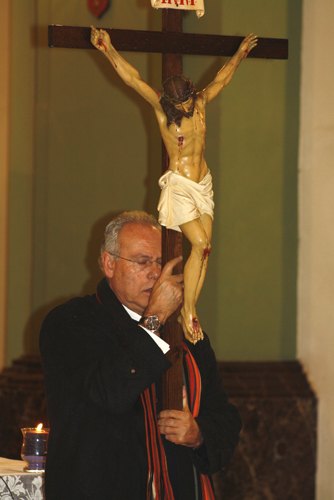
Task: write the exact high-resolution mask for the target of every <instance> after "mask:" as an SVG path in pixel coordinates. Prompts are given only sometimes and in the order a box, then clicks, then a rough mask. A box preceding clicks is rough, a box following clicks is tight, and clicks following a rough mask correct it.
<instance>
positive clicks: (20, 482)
mask: <svg viewBox="0 0 334 500" xmlns="http://www.w3.org/2000/svg"><path fill="white" fill-rule="evenodd" d="M24 465H25V462H23V461H22V460H10V459H9V458H1V457H0V500H13V499H15V500H44V493H43V485H44V473H42V472H38V473H35V472H24V470H23V467H24Z"/></svg>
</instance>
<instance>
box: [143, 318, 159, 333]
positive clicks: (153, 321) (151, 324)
mask: <svg viewBox="0 0 334 500" xmlns="http://www.w3.org/2000/svg"><path fill="white" fill-rule="evenodd" d="M144 326H146V328H148V329H149V330H151V331H152V332H156V331H157V330H159V328H160V321H159V318H158V316H155V315H154V316H147V318H145V320H144Z"/></svg>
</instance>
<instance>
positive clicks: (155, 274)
mask: <svg viewBox="0 0 334 500" xmlns="http://www.w3.org/2000/svg"><path fill="white" fill-rule="evenodd" d="M160 274H161V264H158V262H156V261H155V260H154V261H152V262H151V263H150V266H149V268H148V277H149V278H150V279H155V280H157V279H158V278H159V276H160Z"/></svg>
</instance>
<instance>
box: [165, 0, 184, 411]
mask: <svg viewBox="0 0 334 500" xmlns="http://www.w3.org/2000/svg"><path fill="white" fill-rule="evenodd" d="M182 17H183V14H182V11H177V10H172V9H164V11H163V12H162V32H169V33H170V32H176V33H181V32H182ZM180 74H182V55H181V54H175V53H174V54H170V53H165V54H162V81H164V80H165V79H166V78H168V77H170V76H173V75H180ZM167 168H168V155H167V151H166V148H165V146H164V145H163V144H162V172H164V171H165V170H166V169H167ZM179 255H182V234H181V233H179V232H178V231H173V230H170V229H166V228H163V233H162V258H163V262H164V263H165V262H167V261H168V260H170V259H172V258H173V257H177V256H179ZM177 272H182V266H181V265H180V266H179V268H178V269H177ZM182 337H183V333H182V329H181V326H180V325H179V324H178V322H177V314H173V316H172V317H171V318H170V319H169V320H168V321H167V323H166V325H165V327H164V339H165V340H166V342H168V343H169V345H170V347H171V349H170V353H169V354H168V357H169V360H170V361H171V362H172V366H171V367H170V368H169V370H168V371H167V372H166V373H165V374H164V376H163V389H162V394H163V407H164V408H166V409H175V410H181V409H182V385H183V363H182V362H183V351H182Z"/></svg>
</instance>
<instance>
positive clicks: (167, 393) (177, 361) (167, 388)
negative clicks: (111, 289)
mask: <svg viewBox="0 0 334 500" xmlns="http://www.w3.org/2000/svg"><path fill="white" fill-rule="evenodd" d="M182 16H183V13H182V11H179V10H177V11H176V10H171V9H166V10H163V12H162V31H161V32H153V31H151V32H150V31H136V30H124V29H122V30H120V29H112V30H110V29H106V31H107V32H109V34H111V35H112V43H113V45H114V46H115V48H116V49H117V50H119V51H135V52H158V53H162V55H163V58H162V81H165V80H166V78H168V77H170V76H173V75H180V74H182V54H197V55H199V54H200V55H219V56H222V55H223V56H232V55H233V54H234V53H235V51H236V50H237V48H238V46H239V44H240V42H241V41H242V39H243V37H235V36H224V35H196V34H190V33H183V32H182ZM90 36H91V29H90V28H86V27H74V26H59V25H52V26H49V46H50V47H62V48H81V49H93V45H92V44H91V42H90ZM249 57H258V58H259V57H260V58H272V59H286V58H287V57H288V41H287V40H285V39H273V38H259V39H258V45H257V47H256V48H255V49H253V50H252V52H251V53H250V54H249ZM167 168H168V156H167V153H166V149H165V148H164V147H163V154H162V172H164V171H165V170H166V169H167ZM162 255H163V261H164V262H166V261H168V260H170V259H171V258H173V257H176V256H178V255H182V236H181V233H179V232H176V231H173V230H168V229H165V228H163V248H162ZM164 339H165V340H166V341H167V342H168V343H169V344H170V346H171V350H170V353H169V358H170V361H171V362H172V366H171V368H170V369H169V370H168V371H167V372H166V375H165V378H164V388H163V394H164V407H165V408H174V409H182V384H183V378H182V377H183V376H182V352H183V348H182V329H181V327H180V326H179V324H178V322H177V317H176V315H174V316H173V317H172V318H170V320H169V321H168V322H167V324H166V326H165V327H164Z"/></svg>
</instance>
